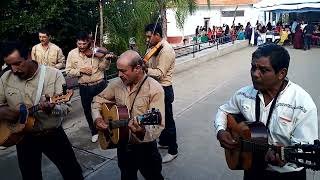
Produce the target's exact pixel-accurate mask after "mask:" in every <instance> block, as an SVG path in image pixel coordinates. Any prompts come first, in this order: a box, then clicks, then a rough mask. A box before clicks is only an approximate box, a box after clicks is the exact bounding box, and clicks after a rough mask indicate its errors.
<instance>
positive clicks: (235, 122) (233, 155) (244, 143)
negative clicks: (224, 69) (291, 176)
mask: <svg viewBox="0 0 320 180" xmlns="http://www.w3.org/2000/svg"><path fill="white" fill-rule="evenodd" d="M227 131H228V132H229V133H230V134H231V136H232V137H233V138H234V139H235V140H236V141H237V142H239V147H238V148H236V149H233V150H230V149H225V157H226V161H227V164H228V167H229V168H230V169H232V170H249V169H253V168H254V169H261V168H265V167H266V165H267V164H266V162H265V160H264V156H265V154H266V152H267V151H268V150H269V148H271V149H273V150H274V151H275V152H277V153H279V155H280V157H281V160H283V161H285V162H291V163H295V164H296V165H298V166H301V167H305V168H309V169H312V170H320V141H319V140H315V141H314V144H303V145H302V144H297V145H294V146H288V147H279V146H273V145H269V144H268V134H267V128H266V126H265V125H264V124H263V123H261V122H246V121H245V119H244V117H243V116H242V115H239V114H228V116H227Z"/></svg>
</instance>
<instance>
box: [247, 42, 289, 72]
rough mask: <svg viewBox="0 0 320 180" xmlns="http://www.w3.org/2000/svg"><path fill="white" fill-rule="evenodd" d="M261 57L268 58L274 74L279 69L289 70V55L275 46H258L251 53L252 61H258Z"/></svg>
mask: <svg viewBox="0 0 320 180" xmlns="http://www.w3.org/2000/svg"><path fill="white" fill-rule="evenodd" d="M261 57H268V58H269V59H270V63H271V66H272V68H273V69H274V71H275V73H278V72H279V71H280V70H281V69H283V68H286V69H288V68H289V63H290V55H289V53H288V51H287V50H286V49H285V48H284V47H282V46H279V45H276V44H266V45H263V46H260V47H259V48H258V49H257V50H256V51H255V52H254V53H252V59H259V58H261Z"/></svg>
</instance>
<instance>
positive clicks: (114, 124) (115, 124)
mask: <svg viewBox="0 0 320 180" xmlns="http://www.w3.org/2000/svg"><path fill="white" fill-rule="evenodd" d="M129 121H130V120H129V119H122V120H118V121H109V126H110V129H117V128H121V127H127V126H128V124H129Z"/></svg>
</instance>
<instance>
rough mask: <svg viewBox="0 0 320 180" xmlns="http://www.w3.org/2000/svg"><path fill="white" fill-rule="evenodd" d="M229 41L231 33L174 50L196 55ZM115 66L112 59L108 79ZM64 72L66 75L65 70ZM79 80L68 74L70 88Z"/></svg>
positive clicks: (183, 54)
mask: <svg viewBox="0 0 320 180" xmlns="http://www.w3.org/2000/svg"><path fill="white" fill-rule="evenodd" d="M229 42H232V43H233V41H232V37H231V36H230V35H229V36H223V37H220V38H216V39H213V40H208V41H206V42H198V41H193V42H192V44H189V45H183V46H176V47H174V51H175V53H176V58H179V57H182V56H187V55H190V54H192V56H193V57H195V54H196V53H197V52H200V51H203V50H205V49H209V48H217V50H218V49H219V46H220V45H222V44H226V43H229ZM115 66H116V62H115V61H112V62H111V64H110V67H111V70H108V71H106V74H105V76H106V78H107V79H112V78H115V77H117V75H118V73H117V72H116V69H115ZM62 72H63V74H64V75H65V76H66V74H65V71H64V70H63V71H62ZM77 81H78V78H74V77H67V76H66V82H67V86H68V87H69V88H77V87H78V82H77Z"/></svg>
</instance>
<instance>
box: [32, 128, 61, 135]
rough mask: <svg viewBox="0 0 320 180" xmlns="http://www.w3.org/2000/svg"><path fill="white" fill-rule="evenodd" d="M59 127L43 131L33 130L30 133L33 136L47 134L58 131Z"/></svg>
mask: <svg viewBox="0 0 320 180" xmlns="http://www.w3.org/2000/svg"><path fill="white" fill-rule="evenodd" d="M57 131H58V128H51V129H44V130H41V131H32V132H30V133H29V134H30V135H32V136H45V135H48V134H51V133H54V132H57Z"/></svg>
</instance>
